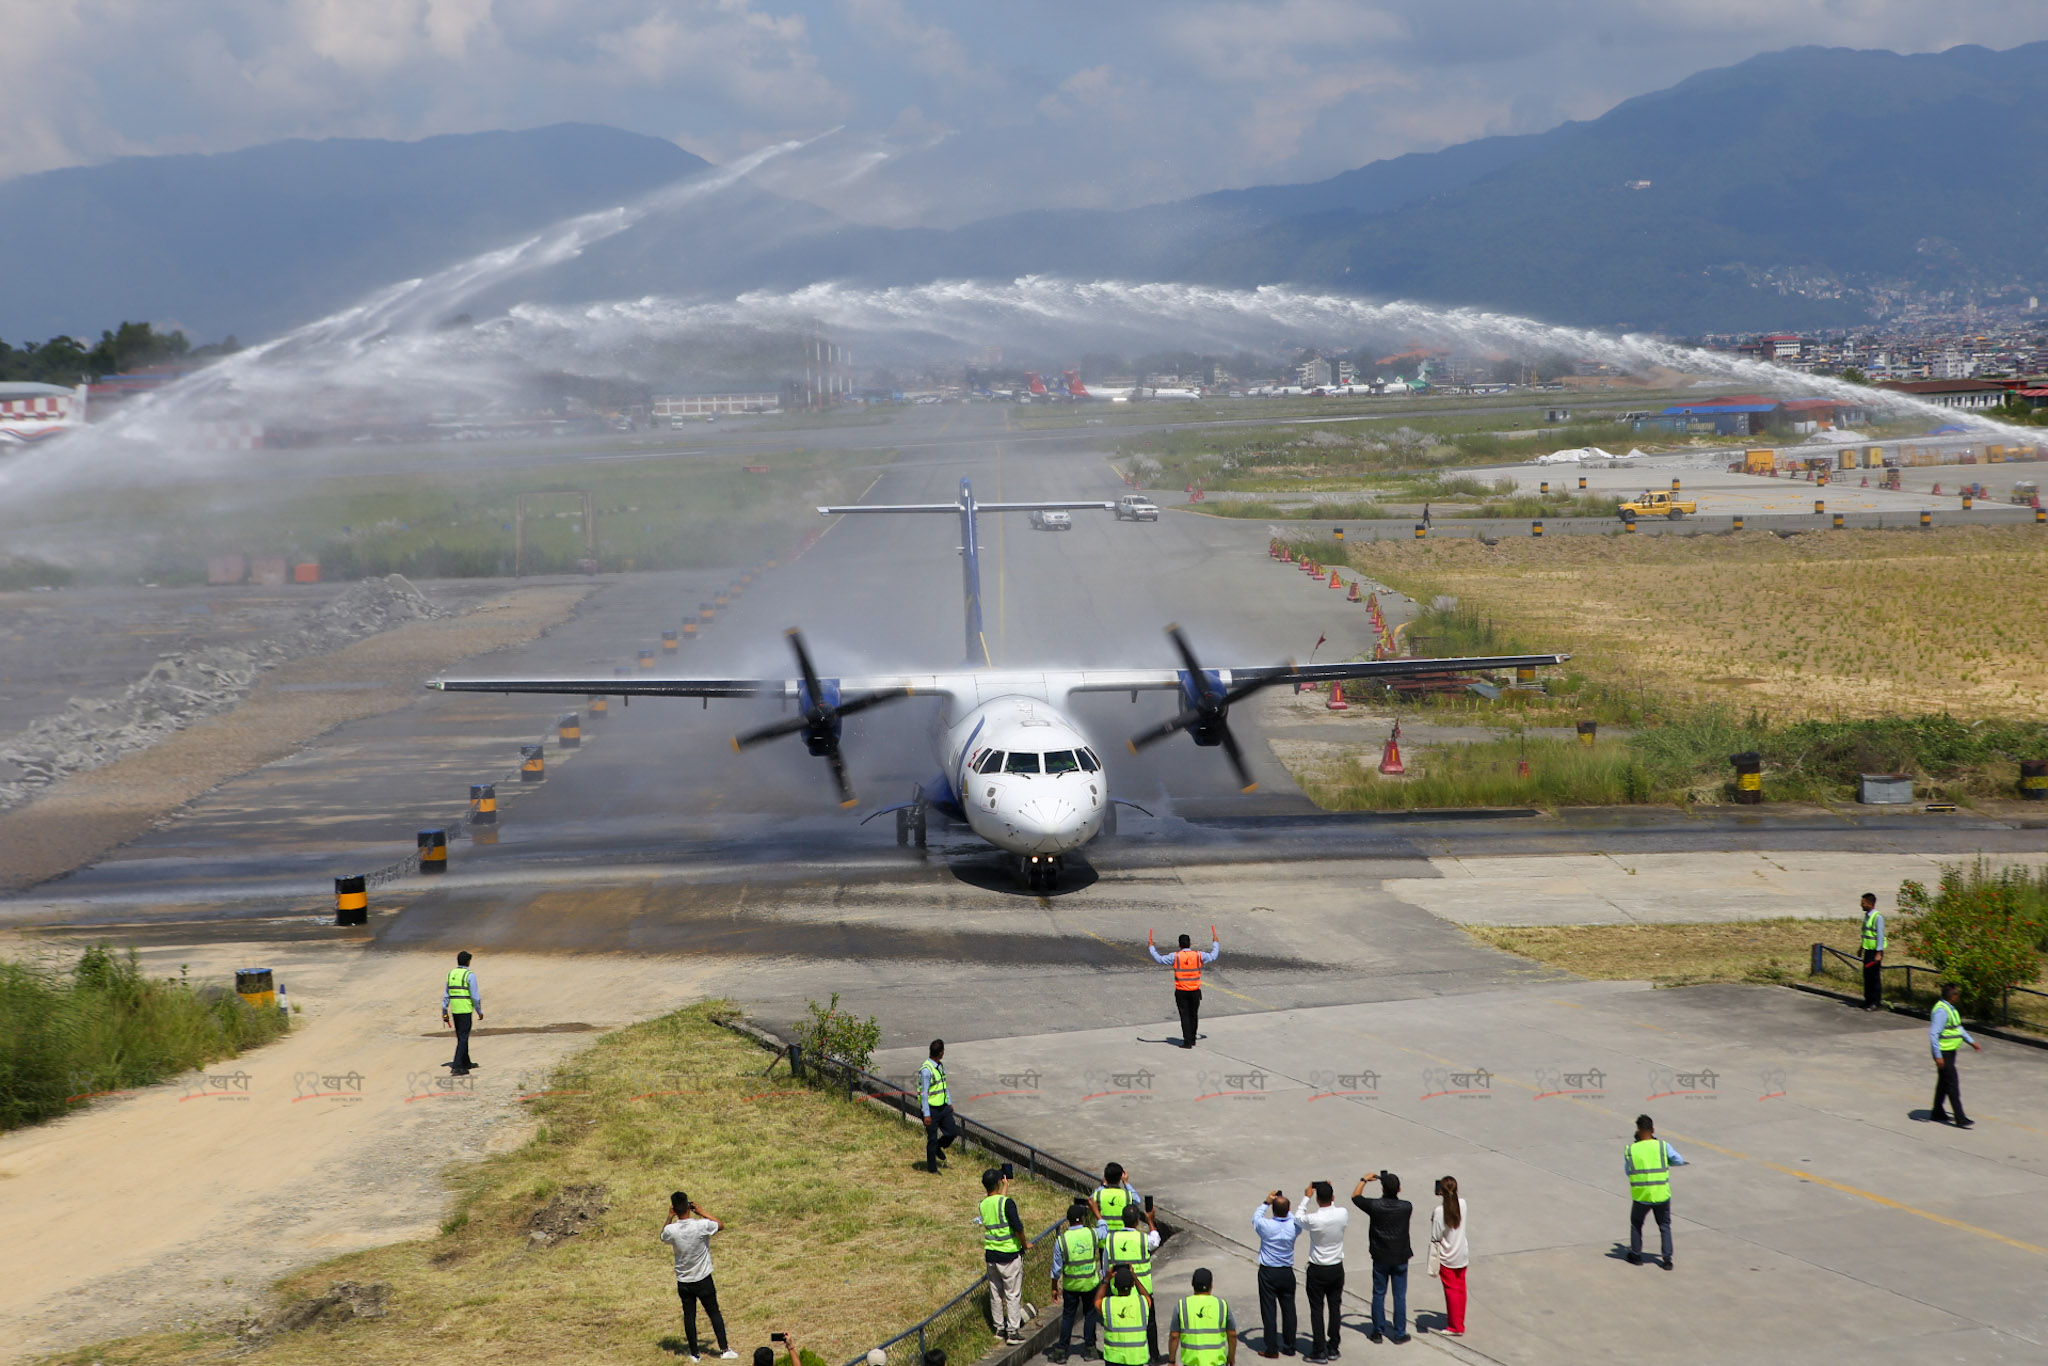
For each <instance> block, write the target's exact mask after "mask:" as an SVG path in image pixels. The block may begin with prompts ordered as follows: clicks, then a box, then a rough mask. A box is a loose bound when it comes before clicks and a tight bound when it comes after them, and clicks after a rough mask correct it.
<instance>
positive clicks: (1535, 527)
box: [1529, 517, 1543, 541]
mask: <svg viewBox="0 0 2048 1366" xmlns="http://www.w3.org/2000/svg"><path fill="white" fill-rule="evenodd" d="M1529 534H1530V535H1531V536H1534V537H1535V538H1536V539H1537V540H1539V541H1540V540H1542V539H1543V519H1542V518H1541V517H1538V518H1537V519H1536V520H1535V521H1533V522H1531V523H1529Z"/></svg>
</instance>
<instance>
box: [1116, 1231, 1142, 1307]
mask: <svg viewBox="0 0 2048 1366" xmlns="http://www.w3.org/2000/svg"><path fill="white" fill-rule="evenodd" d="M1147 1241H1148V1239H1147V1238H1146V1237H1145V1231H1144V1230H1143V1229H1136V1228H1120V1229H1114V1230H1112V1231H1111V1233H1110V1235H1109V1265H1110V1269H1111V1270H1112V1271H1113V1270H1115V1269H1116V1268H1117V1267H1118V1266H1119V1265H1122V1266H1128V1267H1129V1268H1130V1269H1131V1274H1132V1275H1133V1276H1136V1277H1137V1278H1138V1284H1139V1285H1142V1286H1144V1287H1145V1293H1146V1294H1148V1295H1149V1294H1151V1293H1152V1249H1151V1248H1149V1247H1147V1246H1145V1244H1146V1242H1147Z"/></svg>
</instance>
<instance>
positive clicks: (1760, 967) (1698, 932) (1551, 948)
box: [1464, 919, 1855, 987]
mask: <svg viewBox="0 0 2048 1366" xmlns="http://www.w3.org/2000/svg"><path fill="white" fill-rule="evenodd" d="M1843 925H1844V922H1842V921H1840V920H1796V919H1785V920H1731V921H1725V922H1721V923H1716V924H1707V925H1534V926H1522V925H1517V926H1495V925H1467V926H1465V927H1464V929H1465V933H1467V934H1469V935H1471V936H1472V937H1473V938H1474V939H1477V940H1479V941H1480V942H1481V943H1484V944H1490V945H1492V946H1493V947H1494V948H1497V949H1503V950H1505V951H1506V952H1508V953H1513V954H1519V955H1521V956H1522V957H1524V958H1533V959H1535V960H1536V961H1537V962H1539V963H1545V964H1548V965H1549V966H1551V967H1556V968H1563V969H1564V970H1565V971H1567V972H1572V973H1576V974H1578V975H1579V976H1581V977H1596V978H1606V979H1621V980H1627V981H1632V982H1641V981H1648V982H1655V983H1656V984H1657V985H1658V986H1673V987H1675V986H1691V985H1694V984H1697V983H1700V982H1782V981H1787V980H1790V979H1793V978H1804V977H1805V976H1806V969H1807V965H1808V962H1809V958H1810V955H1811V951H1812V946H1813V945H1814V944H1817V943H1819V944H1834V945H1835V946H1836V947H1838V948H1843V949H1849V948H1853V947H1855V925H1854V924H1853V923H1850V924H1849V926H1848V928H1847V929H1844V928H1843Z"/></svg>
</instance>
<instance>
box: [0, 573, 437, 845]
mask: <svg viewBox="0 0 2048 1366" xmlns="http://www.w3.org/2000/svg"><path fill="white" fill-rule="evenodd" d="M443 615H446V614H445V613H443V612H442V611H441V610H440V609H439V608H437V607H435V606H434V605H433V603H431V602H429V601H428V600H427V597H426V595H425V594H424V593H422V592H420V590H419V589H418V588H416V587H414V586H413V585H412V583H411V582H410V581H409V580H407V579H405V578H404V577H402V576H400V575H397V574H392V575H390V576H389V577H387V578H382V579H365V580H363V581H362V582H361V583H358V584H355V585H353V586H351V587H350V588H349V589H348V591H346V592H344V593H343V594H341V596H339V597H337V598H335V599H334V600H333V601H332V602H329V603H328V604H326V605H325V606H324V607H321V608H318V609H317V610H314V611H311V612H309V613H307V614H306V617H305V619H304V620H303V621H302V622H301V623H300V624H299V625H297V626H296V627H294V628H292V629H289V630H286V631H283V632H280V633H278V634H276V635H273V636H271V637H270V638H268V639H266V640H263V641H260V642H257V643H255V644H253V645H249V646H239V645H215V646H210V647H208V648H206V649H203V650H191V651H186V652H183V653H179V654H168V655H163V656H160V657H159V658H158V659H157V661H156V663H155V664H153V665H151V666H150V669H149V672H148V673H145V674H144V675H143V676H142V677H141V678H139V679H137V680H136V681H135V682H133V683H131V684H129V685H128V687H127V689H126V690H125V691H123V692H122V693H121V694H120V695H119V696H116V697H103V698H90V697H74V698H72V699H71V701H70V702H69V703H68V704H67V705H66V706H65V708H64V710H63V711H61V712H58V713H57V714H56V715H54V716H45V717H43V718H41V719H40V720H38V721H36V722H35V723H34V724H33V725H31V726H29V727H28V728H27V729H26V730H24V731H22V732H20V733H19V734H17V735H16V736H14V737H13V740H12V741H11V742H10V743H9V744H7V746H6V747H5V748H0V762H4V763H9V764H12V765H13V766H14V770H15V780H14V781H12V782H4V783H0V810H5V809H7V808H8V807H10V806H16V805H19V804H20V803H22V802H24V801H27V800H28V799H29V798H31V797H33V796H34V795H35V794H36V793H37V792H38V791H39V790H41V789H42V788H44V787H47V786H48V785H49V784H51V783H54V782H56V781H57V780H58V779H59V778H62V777H64V776H65V775H66V774H70V773H81V772H84V771H85V770H87V769H93V768H98V767H100V766H101V765H102V764H107V763H111V762H113V761H114V760H115V759H118V758H120V757H121V756H122V755H123V754H128V753H132V752H133V751H135V750H138V749H147V748H149V747H150V746H151V745H153V744H156V743H157V742H158V741H159V740H162V739H163V738H164V737H165V736H167V735H169V734H171V733H172V732H173V731H178V730H183V729H184V728H185V727H186V726H189V725H191V724H192V723H193V722H195V721H199V720H203V719H205V718H206V717H209V716H213V715H216V714H218V713H220V712H223V711H226V710H227V709H228V708H229V707H232V706H234V705H235V704H236V703H237V702H240V701H241V700H242V699H243V698H244V697H246V696H248V694H249V690H250V689H251V688H253V687H255V686H256V680H257V678H258V676H259V675H261V674H262V673H263V671H264V670H266V669H271V668H275V667H276V666H277V665H279V664H283V663H285V662H287V661H289V660H293V659H300V658H303V657H305V656H307V655H314V654H324V653H326V652H327V651H329V650H334V649H339V648H340V647H341V646H343V645H347V644H349V643H350V642H351V641H355V640H360V639H361V638H362V637H364V636H368V635H375V634H377V633H378V632H380V631H388V630H390V629H391V628H392V627H394V626H403V625H404V624H406V623H407V622H411V621H420V620H423V619H425V618H428V617H438V616H443Z"/></svg>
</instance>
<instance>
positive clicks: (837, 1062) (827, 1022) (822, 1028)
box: [794, 991, 882, 1072]
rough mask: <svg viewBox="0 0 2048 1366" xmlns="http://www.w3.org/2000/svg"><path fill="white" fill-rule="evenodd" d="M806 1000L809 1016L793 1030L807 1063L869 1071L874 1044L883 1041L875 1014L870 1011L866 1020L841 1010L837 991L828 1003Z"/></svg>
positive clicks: (849, 1070) (805, 1063)
mask: <svg viewBox="0 0 2048 1366" xmlns="http://www.w3.org/2000/svg"><path fill="white" fill-rule="evenodd" d="M807 1004H808V1005H809V1007H810V1017H809V1018H808V1019H804V1020H799V1021H798V1022H797V1025H796V1029H795V1031H794V1032H795V1034H796V1041H797V1045H798V1046H799V1047H801V1048H802V1049H803V1052H804V1065H805V1066H806V1067H812V1068H816V1067H820V1066H823V1065H826V1064H829V1065H830V1066H832V1067H833V1068H835V1069H844V1070H846V1071H848V1072H863V1071H866V1070H867V1065H868V1063H869V1062H870V1061H871V1060H872V1059H873V1058H874V1056H875V1045H877V1044H879V1043H880V1042H881V1041H882V1027H881V1025H879V1024H877V1023H876V1022H875V1017H874V1016H872V1015H870V1016H868V1017H867V1018H866V1019H865V1020H863V1019H860V1018H858V1017H856V1016H854V1015H852V1014H850V1013H848V1012H846V1011H843V1010H841V1009H840V1008H839V993H838V992H836V991H835V992H833V993H832V1000H831V1001H830V1002H829V1003H828V1004H826V1005H822V1006H821V1005H819V1004H818V1003H817V1002H816V1001H810V1002H808V1003H807Z"/></svg>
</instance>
